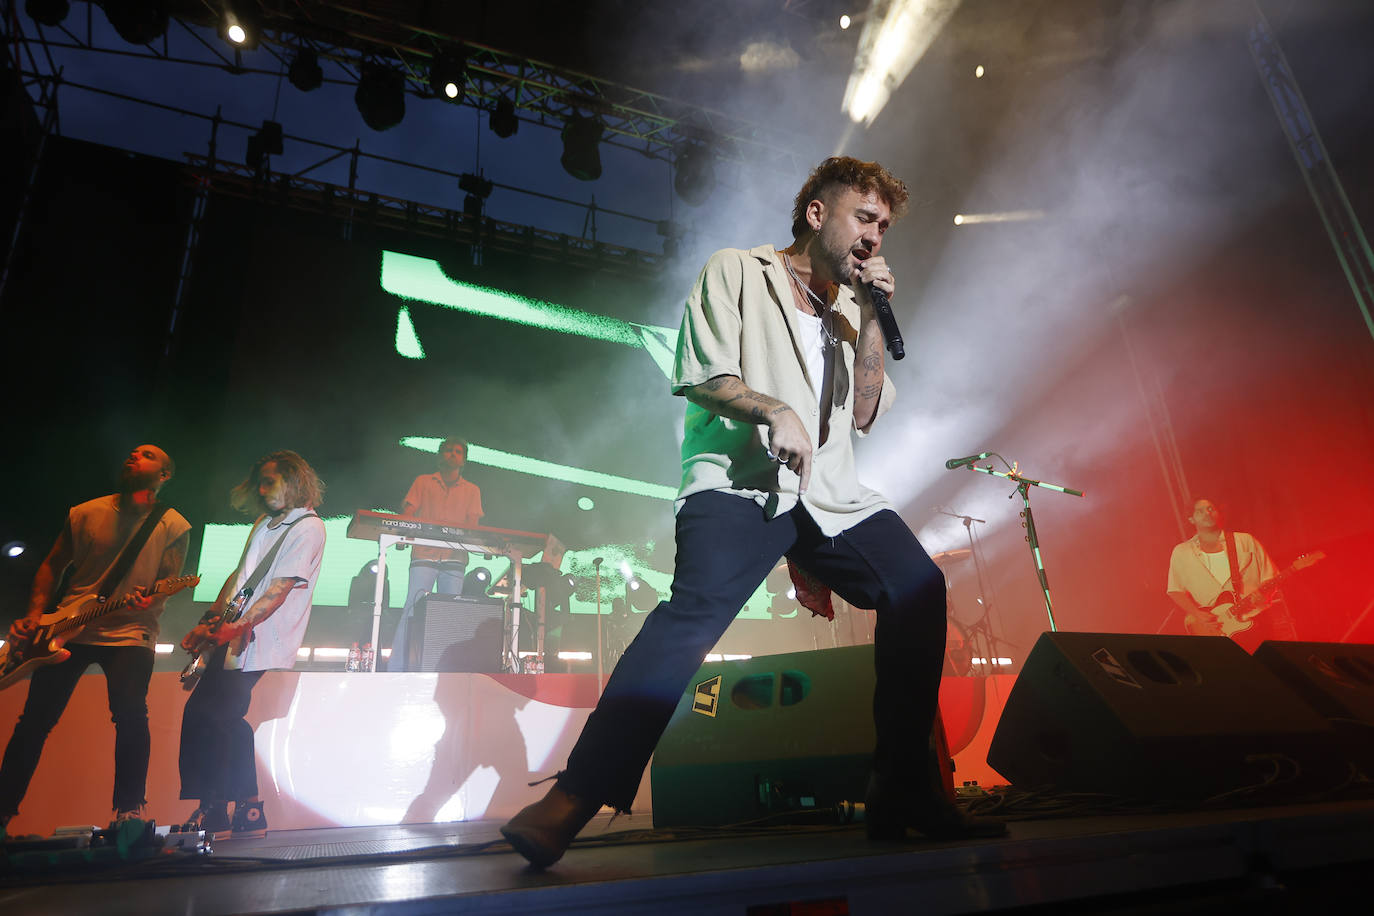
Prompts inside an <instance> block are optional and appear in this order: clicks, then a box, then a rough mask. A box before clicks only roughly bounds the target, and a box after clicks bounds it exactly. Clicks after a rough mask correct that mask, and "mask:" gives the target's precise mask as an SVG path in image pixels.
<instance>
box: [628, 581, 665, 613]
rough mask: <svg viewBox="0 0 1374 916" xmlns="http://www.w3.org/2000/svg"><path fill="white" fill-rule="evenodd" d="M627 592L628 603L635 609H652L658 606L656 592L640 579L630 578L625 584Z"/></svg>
mask: <svg viewBox="0 0 1374 916" xmlns="http://www.w3.org/2000/svg"><path fill="white" fill-rule="evenodd" d="M625 587H626V589H627V590H628V592H629V596H630V604H631V605H633V606H634V608H635V609H636V610H640V611H652V610H653V609H654V608H656V607H658V592H656V591H654V589H653V588H651V587H650V586H649V584H648V583H647V582H645V581H643V580H642V579H631V580H630V581H629V582H627V583H626V584H625Z"/></svg>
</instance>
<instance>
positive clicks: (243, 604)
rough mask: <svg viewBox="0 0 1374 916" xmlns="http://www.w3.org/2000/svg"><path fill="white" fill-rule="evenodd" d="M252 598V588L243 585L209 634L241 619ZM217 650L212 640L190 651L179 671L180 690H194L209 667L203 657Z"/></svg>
mask: <svg viewBox="0 0 1374 916" xmlns="http://www.w3.org/2000/svg"><path fill="white" fill-rule="evenodd" d="M252 597H253V587H252V586H251V585H245V586H244V587H243V588H241V589H239V593H238V594H237V595H235V596H234V600H233V601H230V602H229V604H228V606H226V607H225V609H224V613H222V614H220V615H219V619H217V620H216V621H215V623H214V625H213V626H211V627H210V632H211V633H214V632H215V631H216V630H218V629H219V628H220V627H222V626H224V625H225V624H226V623H233V622H234V621H236V620H238V619H239V618H240V617H242V616H243V612H244V610H246V609H247V607H248V599H249V598H252ZM217 648H218V646H217V645H216V644H215V641H214V640H211V639H207V640H205V641H204V642H202V643H201V644H200V645H199V646H197V647H196V648H195V649H193V650H191V660H190V661H189V662H187V663H186V667H185V668H183V669H182V670H181V689H182V690H195V689H196V684H198V683H200V676H201V675H202V674H204V673H205V669H206V668H207V667H208V666H209V662H208V661H206V658H205V656H206V655H207V654H208V653H211V652H214V651H215V649H217Z"/></svg>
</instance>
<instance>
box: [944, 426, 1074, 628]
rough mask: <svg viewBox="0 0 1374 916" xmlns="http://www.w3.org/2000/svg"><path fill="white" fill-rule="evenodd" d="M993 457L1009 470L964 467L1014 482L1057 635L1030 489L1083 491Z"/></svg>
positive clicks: (1067, 491) (1052, 626)
mask: <svg viewBox="0 0 1374 916" xmlns="http://www.w3.org/2000/svg"><path fill="white" fill-rule="evenodd" d="M993 455H994V456H995V457H997V458H1000V459H1001V460H1002V463H1003V464H1005V465H1007V467H1008V468H1009V470H1007V471H994V470H993V469H992V465H988V466H987V467H983V468H980V467H978V466H977V465H976V464H974V463H973V462H972V461H970V462H969V463H968V464H967V465H966V467H967V468H968V469H969V470H970V471H977V472H978V473H980V474H988V475H990V476H992V477H1002V478H1004V479H1006V480H1011V481H1015V483H1016V492H1017V493H1020V494H1021V503H1022V505H1023V506H1025V508H1024V509H1022V510H1021V517H1022V518H1023V519H1025V521H1024V522H1022V526H1023V527H1024V528H1025V529H1026V543H1027V544H1029V545H1030V551H1031V558H1032V559H1033V560H1034V561H1035V575H1036V577H1037V578H1039V580H1040V590H1041V591H1042V592H1044V593H1045V614H1046V615H1048V616H1049V618H1050V630H1051V631H1052V632H1055V633H1057V632H1059V627H1058V626H1056V625H1055V622H1054V602H1053V601H1051V600H1050V581H1049V578H1048V577H1047V576H1046V575H1045V561H1044V560H1043V559H1042V558H1041V556H1040V538H1039V537H1038V536H1037V535H1036V533H1035V516H1034V515H1032V514H1031V504H1030V488H1031V487H1043V488H1044V489H1046V490H1054V491H1056V492H1059V493H1067V494H1068V495H1070V496H1082V495H1083V491H1082V490H1075V489H1072V488H1071V487H1061V486H1058V485H1057V484H1052V483H1045V482H1044V481H1043V480H1035V479H1033V478H1030V477H1026V476H1025V475H1023V474H1022V473H1021V472H1020V470H1018V469H1017V467H1016V463H1015V462H1011V463H1008V462H1007V459H1005V458H1002V456H1001V455H998V454H997V453H996V452H993ZM1007 499H1011V494H1010V493H1009V494H1007Z"/></svg>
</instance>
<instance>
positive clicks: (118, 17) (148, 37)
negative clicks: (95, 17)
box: [105, 0, 167, 45]
mask: <svg viewBox="0 0 1374 916" xmlns="http://www.w3.org/2000/svg"><path fill="white" fill-rule="evenodd" d="M105 18H106V19H108V20H110V25H112V26H114V30H115V31H116V32H118V33H119V37H120V38H122V39H124V40H125V41H127V42H128V43H129V44H131V45H146V44H148V43H149V42H151V41H153V40H154V39H155V38H160V37H161V36H162V35H163V34H164V33H165V32H166V31H167V3H166V0H151V2H149V0H105Z"/></svg>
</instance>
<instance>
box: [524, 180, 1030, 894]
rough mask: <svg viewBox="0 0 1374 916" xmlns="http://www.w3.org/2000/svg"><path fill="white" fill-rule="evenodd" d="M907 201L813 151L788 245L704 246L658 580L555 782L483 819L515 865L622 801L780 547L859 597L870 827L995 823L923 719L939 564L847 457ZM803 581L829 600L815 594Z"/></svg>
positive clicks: (865, 409)
mask: <svg viewBox="0 0 1374 916" xmlns="http://www.w3.org/2000/svg"><path fill="white" fill-rule="evenodd" d="M906 202H907V190H906V186H905V185H904V184H902V182H901V181H899V180H898V179H897V178H895V177H893V176H892V175H891V174H890V173H889V172H888V171H887V170H886V169H884V168H883V167H882V166H880V165H878V164H877V163H873V162H861V161H859V160H857V159H852V158H848V157H835V158H831V159H827V160H826V161H825V162H823V163H821V164H820V166H819V167H817V168H816V169H815V171H813V172H812V173H811V175H810V177H809V178H808V179H807V181H806V183H805V185H803V187H802V189H801V191H800V193H799V194H798V195H797V197H796V200H795V202H794V207H793V211H792V235H793V242H792V244H791V245H789V246H787V247H786V248H785V249H783V250H782V251H777V250H775V249H774V248H773V247H772V246H771V245H761V246H759V247H757V248H752V249H750V250H748V251H743V250H737V249H726V250H724V251H719V252H716V254H714V255H712V256H711V258H710V260H709V261H707V263H706V267H705V268H704V269H703V270H702V272H701V275H700V277H699V278H698V280H697V283H696V286H695V287H694V288H693V289H692V291H691V293H690V294H689V296H688V298H687V309H686V314H685V316H684V318H683V321H682V330H681V333H680V335H679V337H678V350H677V361H676V366H675V367H674V372H673V379H672V387H673V393H674V394H679V395H683V396H684V397H686V398H687V401H688V407H687V417H686V429H685V438H684V442H683V446H682V454H683V475H682V486H681V489H680V490H679V491H678V500H677V504H676V509H677V521H676V524H677V567H676V571H675V575H674V581H673V589H672V597H671V598H670V599H669V600H667V601H664V602H663V603H661V604H660V605H659V606H658V607H657V608H656V609H655V610H654V611H653V612H652V613H651V614H649V616H648V617H647V618H646V619H645V621H644V626H643V628H642V629H641V630H640V632H639V635H638V636H637V637H636V638H635V640H634V642H633V643H631V644H630V647H629V648H628V649H627V650H626V652H625V654H624V656H622V658H621V660H620V663H619V664H618V665H617V666H616V668H615V671H614V673H613V674H612V675H611V678H610V681H609V682H608V683H607V685H606V690H605V693H604V694H603V695H602V698H601V702H600V703H599V704H598V705H597V708H596V710H595V711H594V712H593V713H592V715H591V717H590V718H589V719H588V721H587V725H586V728H585V729H584V730H583V732H582V736H581V737H580V738H579V740H578V742H577V745H576V746H575V747H574V748H573V751H572V753H571V755H570V756H569V758H568V766H567V769H566V770H564V771H562V772H561V773H559V775H558V780H557V782H556V783H555V785H554V787H553V788H552V789H551V790H549V792H548V794H547V795H546V796H545V797H544V798H543V799H542V800H541V801H539V802H536V803H535V804H533V805H530V806H529V807H527V808H525V809H524V810H523V811H521V812H520V813H519V814H517V815H516V816H515V817H514V818H512V819H511V820H510V822H508V823H507V824H506V825H505V826H504V827H503V828H502V830H501V832H502V833H503V834H504V835H505V836H506V838H507V839H508V840H510V842H511V844H512V845H513V846H514V847H515V848H516V849H517V850H518V851H519V852H520V853H521V854H522V855H523V856H524V857H525V858H526V859H528V860H529V861H530V862H531V863H533V864H534V865H536V866H539V867H543V866H547V865H549V864H551V863H553V862H555V861H557V860H558V858H559V857H561V856H562V854H563V852H564V851H565V850H566V849H567V847H568V844H569V843H571V842H572V839H573V837H574V836H575V835H576V834H577V832H578V831H579V830H580V829H582V827H583V826H584V825H585V824H586V823H587V821H588V820H590V819H591V816H592V815H593V814H595V813H596V812H597V811H598V810H600V808H601V806H602V805H610V806H611V807H613V808H615V809H617V810H619V811H627V810H629V807H630V803H631V802H632V801H633V799H634V795H635V791H636V789H637V788H638V786H639V782H640V778H641V776H642V774H643V771H644V766H645V765H646V764H647V762H648V760H649V755H650V754H651V753H652V752H653V749H654V745H655V744H656V743H657V742H658V739H659V736H660V735H661V734H662V733H663V730H664V728H665V727H666V726H667V723H668V720H669V718H670V717H671V715H672V713H673V709H674V707H675V706H676V704H677V701H678V698H679V697H681V695H682V692H683V689H684V688H685V687H686V686H687V685H688V682H689V681H690V679H691V677H692V675H693V673H695V672H696V670H697V669H698V667H700V665H701V662H702V659H703V657H704V656H705V655H706V653H707V652H708V651H709V650H710V649H711V647H712V646H713V645H715V643H716V641H717V640H718V639H719V638H720V635H721V633H722V632H724V630H725V628H726V626H727V625H729V623H730V621H732V620H733V619H734V618H735V615H736V614H737V613H738V612H739V609H740V607H741V606H742V605H743V604H744V602H745V601H746V600H747V599H748V596H749V595H750V594H751V593H752V592H753V590H754V589H755V588H756V587H757V586H758V584H759V583H760V582H762V581H763V579H764V577H765V576H766V575H767V574H768V572H769V570H771V569H772V568H773V567H774V566H775V565H776V564H777V561H778V559H779V558H780V557H783V556H786V557H787V558H788V561H789V565H790V566H791V567H792V568H793V578H794V580H797V579H800V580H802V583H803V584H809V585H815V584H817V580H819V583H820V584H823V586H824V587H828V588H829V589H833V590H834V591H835V592H836V593H837V594H839V595H840V596H841V597H843V598H844V599H845V600H847V601H849V602H851V603H853V604H856V605H858V606H860V607H866V608H875V609H876V610H877V614H878V622H877V628H876V635H875V651H874V660H875V667H876V675H877V687H876V691H875V694H874V701H873V715H874V720H875V724H876V726H877V747H876V749H875V751H874V757H873V770H872V778H871V780H870V783H869V789H868V795H867V813H866V826H867V830H868V835H869V837H870V838H872V839H878V840H899V839H901V838H902V837H903V835H904V833H905V829H906V828H908V827H910V828H914V829H916V830H919V831H921V832H922V833H924V834H925V835H927V836H930V837H941V838H949V837H961V836H970V835H975V834H986V833H1001V832H1003V830H1004V829H1005V828H1004V827H1003V826H1002V825H1001V824H1000V823H992V824H989V823H986V822H979V821H975V820H972V819H968V818H966V817H965V816H964V815H963V814H962V812H960V811H959V809H958V808H956V807H955V805H954V803H953V801H952V800H951V799H950V798H949V796H948V795H947V794H946V793H945V791H944V790H943V788H942V786H941V783H940V780H939V774H938V772H937V763H936V758H935V756H934V754H933V753H932V752H931V749H930V747H929V736H930V734H931V728H932V722H933V720H934V718H935V714H936V701H937V696H938V693H939V688H940V671H941V665H942V662H943V654H944V646H945V582H944V577H943V576H942V575H941V573H940V570H939V569H938V568H937V567H936V566H935V564H934V563H932V562H931V561H930V558H929V557H928V556H927V555H926V552H925V550H924V549H923V548H922V547H921V545H920V544H919V543H917V541H916V538H915V536H914V535H913V534H912V533H911V531H910V529H908V528H907V526H906V524H905V523H904V522H903V521H902V520H901V518H900V517H898V515H897V513H895V512H894V511H892V509H891V507H890V505H889V503H888V502H887V500H885V499H884V498H883V497H882V496H881V495H879V494H878V493H876V492H874V491H873V490H870V489H868V488H867V487H865V486H863V485H862V484H860V483H859V480H858V476H857V473H856V471H855V468H854V452H853V439H852V435H851V430H853V431H856V432H857V433H858V434H859V435H866V434H867V433H868V431H869V430H870V429H871V428H872V426H873V422H874V421H875V420H876V419H877V418H878V417H879V416H880V415H881V414H882V413H883V412H885V411H886V410H887V409H888V407H890V406H891V404H892V400H893V398H894V396H895V389H894V388H893V386H892V382H891V380H889V379H888V378H887V377H886V375H885V373H884V371H883V334H882V331H881V330H880V328H879V322H878V318H877V316H876V313H875V309H874V303H873V296H872V294H871V292H870V289H871V288H876V289H878V290H881V291H882V292H883V293H885V294H887V295H889V296H890V295H891V294H892V293H893V290H894V285H893V277H892V271H891V269H890V268H889V267H888V266H887V263H886V262H885V261H884V260H883V258H882V257H880V256H879V251H880V250H881V248H882V244H883V236H884V234H885V233H886V232H887V230H888V228H889V226H890V225H891V224H892V221H893V220H894V219H895V218H897V217H899V216H900V215H901V214H902V213H903V212H904V210H905V208H906ZM799 570H800V572H799ZM806 591H807V592H808V593H809V595H810V597H808V600H807V602H806V603H807V606H808V607H813V610H816V611H817V612H820V613H826V615H827V616H829V613H828V612H830V601H829V593H828V592H826V591H825V590H824V588H821V589H820V592H819V594H817V593H816V592H813V591H810V590H809V589H808V590H806ZM813 598H814V599H819V600H812V599H813Z"/></svg>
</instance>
